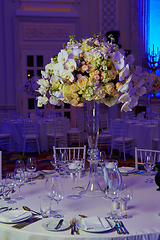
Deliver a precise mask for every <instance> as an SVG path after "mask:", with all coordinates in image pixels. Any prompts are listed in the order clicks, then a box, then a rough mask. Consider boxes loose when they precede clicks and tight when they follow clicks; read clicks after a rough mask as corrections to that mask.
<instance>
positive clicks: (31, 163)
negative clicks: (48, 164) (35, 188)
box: [26, 157, 37, 185]
mask: <svg viewBox="0 0 160 240" xmlns="http://www.w3.org/2000/svg"><path fill="white" fill-rule="evenodd" d="M36 168H37V163H36V159H35V158H34V157H29V158H27V163H26V170H27V171H28V172H30V173H31V181H30V182H29V184H31V185H33V184H35V182H33V181H32V174H33V172H35V171H36Z"/></svg>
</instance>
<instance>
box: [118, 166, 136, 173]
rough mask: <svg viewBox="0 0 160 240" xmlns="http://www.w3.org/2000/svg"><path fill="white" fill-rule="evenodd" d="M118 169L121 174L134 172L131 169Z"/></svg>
mask: <svg viewBox="0 0 160 240" xmlns="http://www.w3.org/2000/svg"><path fill="white" fill-rule="evenodd" d="M118 169H119V171H120V172H121V173H132V172H134V170H135V168H133V167H120V168H118Z"/></svg>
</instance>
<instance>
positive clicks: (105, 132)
mask: <svg viewBox="0 0 160 240" xmlns="http://www.w3.org/2000/svg"><path fill="white" fill-rule="evenodd" d="M99 122H100V133H99V136H98V147H100V148H101V147H102V146H107V147H108V151H109V148H110V147H111V137H112V136H111V134H110V132H109V123H108V114H100V116H99Z"/></svg>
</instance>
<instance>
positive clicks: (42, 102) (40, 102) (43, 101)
mask: <svg viewBox="0 0 160 240" xmlns="http://www.w3.org/2000/svg"><path fill="white" fill-rule="evenodd" d="M37 100H38V103H37V106H38V107H42V106H43V105H46V104H47V102H48V98H47V97H46V96H44V97H42V96H38V97H37Z"/></svg>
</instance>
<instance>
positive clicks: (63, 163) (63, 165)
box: [58, 151, 68, 178]
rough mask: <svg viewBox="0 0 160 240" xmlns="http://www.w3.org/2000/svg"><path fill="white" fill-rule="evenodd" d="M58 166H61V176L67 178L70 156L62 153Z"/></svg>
mask: <svg viewBox="0 0 160 240" xmlns="http://www.w3.org/2000/svg"><path fill="white" fill-rule="evenodd" d="M58 164H59V174H60V175H61V176H62V177H64V178H67V176H66V168H67V164H68V155H67V153H66V151H64V152H63V153H62V152H61V153H60V156H59V161H58Z"/></svg>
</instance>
